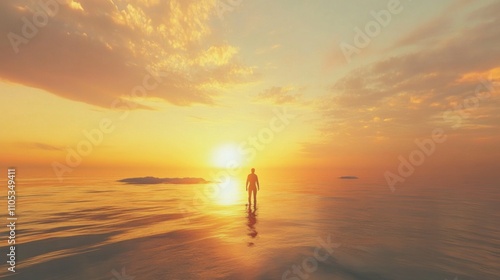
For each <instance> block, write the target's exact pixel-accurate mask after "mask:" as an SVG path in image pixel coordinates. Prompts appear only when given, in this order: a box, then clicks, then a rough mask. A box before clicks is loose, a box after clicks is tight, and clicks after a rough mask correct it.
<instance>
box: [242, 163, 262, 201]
mask: <svg viewBox="0 0 500 280" xmlns="http://www.w3.org/2000/svg"><path fill="white" fill-rule="evenodd" d="M245 186H246V190H247V191H248V206H250V205H251V204H252V199H251V197H252V193H253V203H254V205H257V190H259V191H260V185H259V177H257V174H255V168H252V173H250V174H248V176H247V183H246V184H245Z"/></svg>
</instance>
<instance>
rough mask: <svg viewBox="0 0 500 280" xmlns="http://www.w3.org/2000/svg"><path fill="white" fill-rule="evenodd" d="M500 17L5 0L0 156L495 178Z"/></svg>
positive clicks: (43, 164) (379, 8) (457, 6)
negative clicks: (410, 168) (406, 169)
mask: <svg viewBox="0 0 500 280" xmlns="http://www.w3.org/2000/svg"><path fill="white" fill-rule="evenodd" d="M40 3H47V4H46V5H42V4H40ZM499 15H500V2H498V1H486V0H484V1H470V0H457V1H446V0H443V1H411V0H408V1H397V0H381V1H368V0H354V1H331V0H330V1H326V0H324V1H321V0H316V1H315V0H277V1H264V0H252V1H249V0H217V1H215V0H206V1H205V0H182V1H181V0H171V1H160V0H137V1H124V0H87V1H83V0H81V1H77V0H57V1H56V0H47V1H27V0H12V1H1V2H0V34H3V36H2V37H1V38H2V39H1V40H0V60H1V63H0V93H1V94H0V114H1V115H2V118H0V127H1V128H2V134H1V135H2V136H1V138H0V148H1V151H2V157H1V159H0V166H2V167H9V166H15V167H17V168H24V169H26V170H28V169H29V170H40V171H41V174H43V176H46V177H58V178H61V177H65V176H78V175H79V174H83V173H82V172H83V170H94V171H96V170H98V171H100V172H104V173H106V172H109V173H112V172H114V171H116V170H127V172H129V173H134V174H141V175H156V176H159V177H169V176H170V177H176V176H197V175H199V174H201V175H202V176H205V177H206V176H208V175H207V174H209V172H211V170H214V169H229V170H233V171H234V172H235V173H238V172H243V173H246V169H249V168H250V167H256V168H257V169H258V170H259V171H262V172H264V173H265V172H271V171H270V170H282V171H283V172H285V174H286V173H287V172H288V173H293V174H294V175H297V174H299V175H300V174H304V176H305V175H310V176H320V177H321V176H323V177H325V176H326V177H328V176H339V175H359V176H364V175H366V176H374V177H377V178H381V179H384V178H385V179H387V176H388V174H392V175H394V176H396V177H394V176H393V177H391V178H393V179H394V178H403V179H406V177H407V176H406V175H407V174H406V173H405V172H402V171H401V170H398V168H399V169H401V168H400V165H401V164H402V162H406V164H410V165H412V166H413V167H414V168H415V170H416V171H415V174H419V176H427V175H429V174H434V173H445V174H451V175H453V174H456V175H457V176H459V175H463V174H471V176H473V177H474V176H475V177H488V176H493V175H495V174H494V173H495V172H494V171H495V170H498V168H499V167H500V163H498V158H500V146H499V145H498V143H500V129H499V124H500V114H499V110H498V109H499V104H500V102H499V97H500V84H499V81H500V51H499V49H500V29H499V28H498V26H500V16H499ZM433 135H434V136H433ZM433 137H434V138H433ZM429 141H430V142H429ZM418 143H420V144H418ZM422 143H424V144H422ZM426 145H427V146H426ZM240 168H241V170H243V171H241V170H240ZM235 170H236V171H235ZM403 171H404V170H403ZM415 176H416V175H415ZM429 176H430V175H429Z"/></svg>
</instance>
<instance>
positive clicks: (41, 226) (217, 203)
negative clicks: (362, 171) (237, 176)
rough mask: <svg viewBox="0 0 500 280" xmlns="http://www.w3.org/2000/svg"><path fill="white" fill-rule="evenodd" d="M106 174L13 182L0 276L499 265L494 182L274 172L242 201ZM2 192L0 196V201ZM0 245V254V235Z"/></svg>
mask: <svg viewBox="0 0 500 280" xmlns="http://www.w3.org/2000/svg"><path fill="white" fill-rule="evenodd" d="M116 179H118V178H113V179H104V178H97V179H88V178H72V179H68V180H66V181H65V182H64V184H60V183H58V182H55V181H53V180H51V179H30V180H26V179H25V180H21V181H20V182H19V185H18V188H17V191H18V205H17V212H18V227H17V241H18V242H17V243H18V244H17V252H18V255H17V258H18V263H17V266H16V270H17V272H16V273H15V274H12V273H11V272H8V271H7V266H6V265H5V260H6V257H5V254H4V261H3V262H2V263H3V265H2V266H1V268H0V269H1V270H0V277H2V278H3V277H6V279H106V280H110V279H117V280H122V279H128V280H131V279H135V280H141V279H293V280H296V279H460V280H463V279H498V276H499V275H500V268H499V265H498V263H499V261H500V219H499V216H500V203H499V202H500V195H499V191H498V190H497V188H496V187H494V186H490V185H471V184H469V185H468V186H459V185H441V186H430V185H425V184H421V185H418V184H415V185H407V186H405V188H404V189H400V190H397V191H396V192H394V193H392V192H391V191H390V190H389V189H388V188H387V186H384V185H381V184H380V185H379V184H374V183H371V182H368V181H363V180H339V181H338V182H334V183H329V184H326V183H325V184H310V183H303V182H295V183H287V184H285V183H279V182H274V183H268V184H267V185H265V186H263V188H262V191H261V192H260V193H259V196H258V205H257V207H256V208H254V207H253V206H252V207H250V208H249V207H248V206H246V205H245V198H244V197H243V193H242V192H240V196H239V199H237V200H231V199H227V197H226V198H224V199H222V198H221V199H218V198H215V199H214V197H212V196H211V195H210V188H209V186H207V185H125V184H122V183H118V182H116ZM3 183H4V182H2V184H3ZM4 185H5V184H4ZM204 191H206V192H208V193H209V195H208V196H209V199H207V198H206V197H207V196H205V195H203V192H204ZM212 191H213V190H212ZM217 197H220V196H217ZM5 201H6V198H5V196H3V197H2V204H1V207H2V209H6V206H5ZM4 234H5V233H4ZM4 236H5V235H4ZM325 243H330V245H329V246H326V247H329V249H325V245H324V244H325ZM322 244H323V246H322ZM2 245H3V246H2V247H1V251H2V252H6V250H7V247H6V245H7V242H6V241H5V240H4V242H3V244H2ZM2 254H3V253H2Z"/></svg>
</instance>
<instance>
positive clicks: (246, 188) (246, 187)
mask: <svg viewBox="0 0 500 280" xmlns="http://www.w3.org/2000/svg"><path fill="white" fill-rule="evenodd" d="M249 179H250V176H247V182H246V184H245V190H246V191H248V183H250V180H249Z"/></svg>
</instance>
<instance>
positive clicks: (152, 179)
mask: <svg viewBox="0 0 500 280" xmlns="http://www.w3.org/2000/svg"><path fill="white" fill-rule="evenodd" d="M118 182H122V183H126V184H137V185H141V184H206V183H210V182H209V181H207V180H205V179H203V178H191V177H185V178H157V177H152V176H148V177H137V178H125V179H121V180H118Z"/></svg>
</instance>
